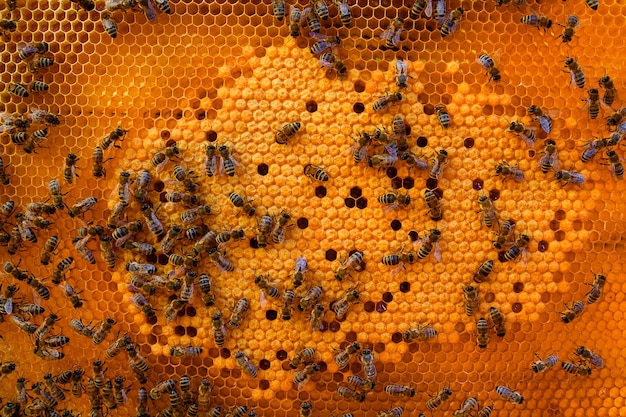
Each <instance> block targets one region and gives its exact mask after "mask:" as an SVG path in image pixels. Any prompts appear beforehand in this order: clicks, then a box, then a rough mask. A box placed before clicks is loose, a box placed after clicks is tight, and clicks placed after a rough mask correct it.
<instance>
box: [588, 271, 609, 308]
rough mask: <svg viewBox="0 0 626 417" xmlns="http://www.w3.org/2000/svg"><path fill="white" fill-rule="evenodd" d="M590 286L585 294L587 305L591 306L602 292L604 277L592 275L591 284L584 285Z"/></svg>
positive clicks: (604, 283)
mask: <svg viewBox="0 0 626 417" xmlns="http://www.w3.org/2000/svg"><path fill="white" fill-rule="evenodd" d="M585 284H586V285H590V286H591V289H590V290H589V292H587V294H586V295H587V304H593V303H595V302H596V301H598V300H599V299H600V297H601V296H602V291H603V289H604V286H605V285H606V277H605V276H604V275H602V274H595V273H594V274H593V282H592V283H585Z"/></svg>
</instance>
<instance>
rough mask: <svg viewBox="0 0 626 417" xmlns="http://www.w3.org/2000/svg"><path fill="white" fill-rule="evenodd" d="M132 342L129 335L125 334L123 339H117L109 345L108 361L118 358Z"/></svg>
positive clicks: (107, 351)
mask: <svg viewBox="0 0 626 417" xmlns="http://www.w3.org/2000/svg"><path fill="white" fill-rule="evenodd" d="M131 343H132V341H131V340H130V337H128V335H127V334H124V335H123V336H122V337H120V338H118V339H116V340H115V341H114V342H113V343H111V344H110V345H109V347H108V348H107V350H106V352H105V356H106V358H107V359H113V358H114V357H116V356H117V355H118V354H119V353H120V352H121V351H122V350H125V349H126V346H128V345H130V344H131Z"/></svg>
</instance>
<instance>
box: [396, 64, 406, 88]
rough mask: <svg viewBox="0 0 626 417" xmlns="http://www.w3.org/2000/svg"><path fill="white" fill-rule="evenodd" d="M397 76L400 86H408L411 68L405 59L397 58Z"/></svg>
mask: <svg viewBox="0 0 626 417" xmlns="http://www.w3.org/2000/svg"><path fill="white" fill-rule="evenodd" d="M395 71H396V73H395V78H396V85H397V86H398V88H407V83H408V81H409V68H408V66H407V65H406V62H404V60H403V59H397V60H396V65H395Z"/></svg>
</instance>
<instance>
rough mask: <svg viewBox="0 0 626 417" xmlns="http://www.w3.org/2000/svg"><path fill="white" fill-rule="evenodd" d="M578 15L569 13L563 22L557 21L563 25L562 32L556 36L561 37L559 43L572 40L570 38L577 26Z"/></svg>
mask: <svg viewBox="0 0 626 417" xmlns="http://www.w3.org/2000/svg"><path fill="white" fill-rule="evenodd" d="M578 23H579V21H578V17H577V16H576V15H569V16H567V19H566V20H565V24H564V25H563V24H561V23H558V22H557V25H559V26H561V27H563V28H564V29H563V33H562V34H560V35H559V36H558V37H557V39H558V38H561V43H569V42H571V41H572V38H573V37H574V35H575V34H576V28H577V27H578Z"/></svg>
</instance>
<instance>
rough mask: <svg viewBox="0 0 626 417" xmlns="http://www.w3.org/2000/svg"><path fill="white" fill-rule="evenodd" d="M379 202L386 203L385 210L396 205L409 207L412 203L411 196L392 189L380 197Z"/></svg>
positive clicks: (391, 208)
mask: <svg viewBox="0 0 626 417" xmlns="http://www.w3.org/2000/svg"><path fill="white" fill-rule="evenodd" d="M378 202H379V203H381V204H383V205H385V207H384V208H383V211H384V212H388V211H390V210H393V209H395V208H396V207H408V206H409V205H410V204H411V197H410V196H409V195H408V194H403V193H400V192H397V191H390V192H388V193H385V194H383V195H381V196H379V197H378Z"/></svg>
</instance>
